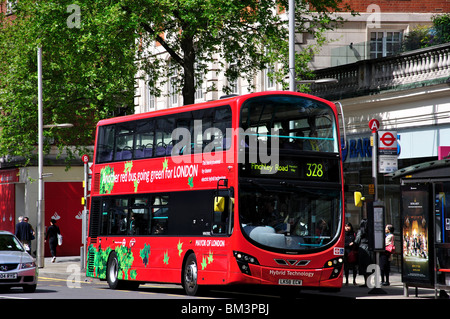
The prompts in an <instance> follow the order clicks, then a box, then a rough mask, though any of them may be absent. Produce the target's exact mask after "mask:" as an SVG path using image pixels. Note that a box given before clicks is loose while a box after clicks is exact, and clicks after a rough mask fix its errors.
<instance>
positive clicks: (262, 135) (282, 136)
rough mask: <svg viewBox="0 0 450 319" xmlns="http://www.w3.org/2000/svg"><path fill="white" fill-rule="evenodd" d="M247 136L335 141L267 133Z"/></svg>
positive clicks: (324, 139)
mask: <svg viewBox="0 0 450 319" xmlns="http://www.w3.org/2000/svg"><path fill="white" fill-rule="evenodd" d="M243 135H246V136H258V137H259V136H261V137H281V138H289V139H290V138H292V139H299V140H321V141H334V138H332V137H309V136H290V135H273V134H266V133H243Z"/></svg>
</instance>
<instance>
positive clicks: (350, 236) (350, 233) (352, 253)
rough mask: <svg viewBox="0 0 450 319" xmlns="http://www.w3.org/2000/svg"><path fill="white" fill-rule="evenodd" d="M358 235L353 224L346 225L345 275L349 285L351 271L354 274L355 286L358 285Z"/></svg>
mask: <svg viewBox="0 0 450 319" xmlns="http://www.w3.org/2000/svg"><path fill="white" fill-rule="evenodd" d="M355 239H356V234H355V231H354V230H353V225H352V224H351V223H346V224H345V246H344V274H345V284H346V285H348V275H349V273H350V269H351V270H352V273H353V284H354V285H356V276H357V275H358V273H357V264H358V247H357V245H356V244H355Z"/></svg>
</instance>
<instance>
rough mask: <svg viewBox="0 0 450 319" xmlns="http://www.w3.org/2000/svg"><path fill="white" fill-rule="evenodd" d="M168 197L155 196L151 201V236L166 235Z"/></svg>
mask: <svg viewBox="0 0 450 319" xmlns="http://www.w3.org/2000/svg"><path fill="white" fill-rule="evenodd" d="M168 199H169V196H155V197H154V199H153V205H152V207H151V211H152V220H151V227H152V235H164V234H167V231H168V226H169V207H168Z"/></svg>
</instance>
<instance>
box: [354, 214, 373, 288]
mask: <svg viewBox="0 0 450 319" xmlns="http://www.w3.org/2000/svg"><path fill="white" fill-rule="evenodd" d="M355 243H356V244H357V245H358V269H359V274H360V275H363V276H364V285H363V287H366V286H367V278H368V277H369V274H368V273H367V267H368V266H369V265H370V264H372V257H371V255H370V252H369V225H368V222H367V219H362V220H361V223H360V225H359V230H358V233H357V234H356V239H355Z"/></svg>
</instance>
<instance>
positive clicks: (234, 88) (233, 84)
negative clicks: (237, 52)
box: [228, 61, 239, 94]
mask: <svg viewBox="0 0 450 319" xmlns="http://www.w3.org/2000/svg"><path fill="white" fill-rule="evenodd" d="M228 68H229V69H231V70H233V69H237V61H234V62H232V63H230V64H229V66H228ZM228 87H229V88H230V93H231V94H239V88H238V79H237V78H236V79H228Z"/></svg>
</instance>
